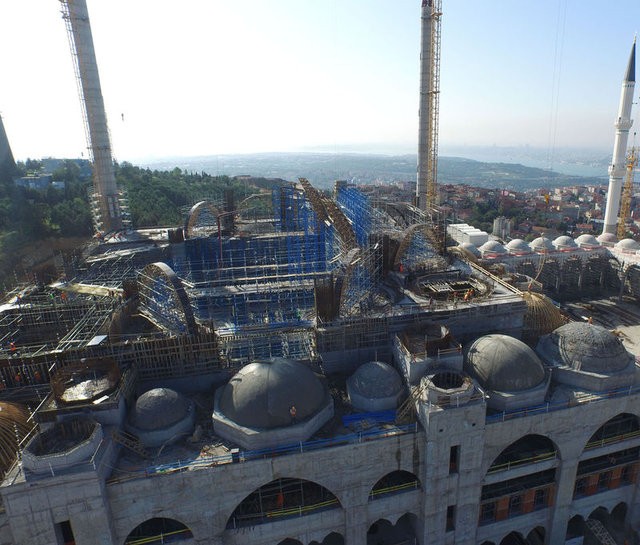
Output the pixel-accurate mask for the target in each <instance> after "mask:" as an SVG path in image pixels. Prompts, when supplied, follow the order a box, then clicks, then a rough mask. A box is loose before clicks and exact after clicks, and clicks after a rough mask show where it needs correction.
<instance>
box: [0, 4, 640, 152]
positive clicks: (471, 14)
mask: <svg viewBox="0 0 640 545" xmlns="http://www.w3.org/2000/svg"><path fill="white" fill-rule="evenodd" d="M88 7H89V13H90V17H91V26H92V29H93V37H94V42H95V48H96V53H97V57H98V64H99V69H100V76H101V80H102V92H103V96H104V99H105V104H106V107H107V115H108V118H109V124H110V129H111V136H112V142H113V148H114V153H115V156H116V158H117V159H118V160H132V161H135V160H142V159H149V158H161V157H166V156H183V155H215V154H223V153H242V152H260V151H299V150H315V149H322V150H326V151H331V152H345V151H353V150H356V151H372V152H378V151H381V152H406V153H412V152H415V147H416V141H417V110H418V59H419V35H420V22H419V15H420V0H182V1H180V2H176V1H175V0H172V1H169V0H108V1H106V0H88ZM443 12H444V15H443V18H442V65H441V108H440V141H441V144H442V146H443V147H445V146H450V145H494V144H495V145H498V146H502V145H517V146H520V145H531V146H537V147H543V148H548V147H549V146H552V145H554V142H555V146H557V147H563V146H571V147H595V148H604V149H609V148H611V147H612V144H613V126H612V123H613V120H614V117H615V115H616V111H617V105H618V99H619V93H620V83H621V80H622V76H623V75H624V71H625V67H626V63H627V59H628V55H629V50H630V47H631V43H632V40H633V37H634V34H635V32H636V30H637V29H638V27H640V2H638V0H613V1H612V2H603V1H602V0H535V1H530V0H485V1H479V0H443ZM0 13H1V16H2V20H3V23H4V24H3V29H2V32H1V33H0V48H1V51H2V55H0V67H1V68H0V69H1V73H2V82H3V85H2V87H1V88H0V112H1V113H2V116H3V119H4V123H5V127H6V130H7V133H8V136H9V140H10V142H11V145H12V148H13V151H14V155H15V156H16V157H17V158H26V157H28V156H30V157H41V156H47V155H53V156H79V155H80V154H81V153H82V152H84V151H85V148H86V144H85V140H84V131H83V128H82V121H81V119H82V118H81V114H80V107H79V101H78V95H77V90H76V82H75V78H74V73H73V65H72V62H71V55H70V52H69V46H68V41H67V36H66V30H65V26H64V22H63V20H62V18H61V16H60V6H59V2H58V1H57V0H20V1H8V0H2V1H1V2H0ZM638 72H639V73H640V69H639V70H638ZM639 90H640V86H639V87H638V88H637V89H636V96H638V94H639V92H638V91H639ZM556 105H557V107H556ZM123 116H124V118H123ZM554 120H555V121H556V122H554ZM554 127H555V128H554ZM85 155H86V154H85Z"/></svg>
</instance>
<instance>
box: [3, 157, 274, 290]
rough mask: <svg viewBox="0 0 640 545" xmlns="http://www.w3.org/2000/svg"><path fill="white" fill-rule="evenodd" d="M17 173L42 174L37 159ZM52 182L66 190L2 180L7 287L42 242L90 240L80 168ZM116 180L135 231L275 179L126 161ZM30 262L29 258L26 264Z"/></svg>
mask: <svg viewBox="0 0 640 545" xmlns="http://www.w3.org/2000/svg"><path fill="white" fill-rule="evenodd" d="M17 168H18V175H19V176H24V175H27V174H33V175H38V174H42V163H41V162H40V161H34V160H27V161H26V162H25V163H18V164H17ZM52 174H53V181H56V182H65V183H64V188H60V189H56V187H55V186H54V185H51V184H50V185H48V186H47V187H45V188H43V189H31V188H28V187H21V186H19V185H17V184H15V183H14V181H13V180H12V179H7V178H5V179H2V180H0V282H1V283H2V284H5V285H6V284H11V283H12V279H13V276H14V272H17V274H18V275H20V276H21V275H23V274H24V273H26V272H28V271H27V268H28V267H27V265H25V264H24V263H23V262H22V261H23V260H22V258H23V257H24V256H25V255H27V254H29V253H33V252H34V249H35V251H36V252H38V253H39V252H40V249H39V248H40V246H39V245H38V243H40V245H42V242H43V241H46V240H51V239H55V240H58V239H61V238H65V239H66V238H73V239H74V241H75V240H77V239H78V240H82V239H88V238H90V237H91V236H93V234H94V232H93V226H92V221H91V213H90V208H89V202H88V197H87V191H88V189H89V188H90V186H91V180H90V179H89V178H88V177H83V176H81V171H80V168H79V166H78V164H77V163H76V162H74V161H64V162H63V163H62V166H61V167H60V168H58V169H57V170H55V171H54V172H53V173H52ZM116 178H117V181H118V184H119V185H120V187H122V188H124V189H125V190H126V192H127V196H128V201H129V210H130V212H131V219H132V223H133V227H134V228H142V227H153V226H158V225H160V226H178V225H181V224H182V222H183V221H184V214H185V212H186V210H187V209H188V207H189V206H191V205H192V204H194V203H195V202H197V201H198V200H203V199H209V200H213V201H214V202H222V199H223V194H224V192H225V190H227V189H231V190H233V192H234V196H235V199H236V202H239V201H240V200H242V199H243V198H245V197H246V196H248V195H250V194H252V193H255V192H256V191H258V190H259V189H260V188H263V189H264V188H268V187H270V186H271V185H273V184H274V183H278V181H274V180H267V179H250V180H247V179H242V180H241V181H238V180H236V179H231V178H229V177H228V176H217V177H215V176H209V175H208V174H206V173H204V172H201V173H189V172H186V171H182V170H180V169H179V168H175V169H173V170H171V171H160V170H150V169H143V168H139V167H136V166H133V165H131V164H129V163H122V164H121V165H116ZM31 261H33V258H29V262H31Z"/></svg>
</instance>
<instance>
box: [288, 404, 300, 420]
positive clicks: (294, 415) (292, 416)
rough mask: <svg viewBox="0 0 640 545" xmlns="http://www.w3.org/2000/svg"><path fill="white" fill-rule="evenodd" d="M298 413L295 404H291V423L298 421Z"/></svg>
mask: <svg viewBox="0 0 640 545" xmlns="http://www.w3.org/2000/svg"><path fill="white" fill-rule="evenodd" d="M297 415H298V410H297V409H296V406H295V405H291V407H289V416H291V423H292V424H295V423H296V422H297V419H296V416H297Z"/></svg>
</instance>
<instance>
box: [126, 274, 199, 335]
mask: <svg viewBox="0 0 640 545" xmlns="http://www.w3.org/2000/svg"><path fill="white" fill-rule="evenodd" d="M138 291H139V293H140V308H141V310H142V312H143V313H145V314H146V315H147V316H148V317H149V318H150V319H151V320H152V321H153V322H157V323H158V324H159V325H161V326H162V327H166V328H167V329H170V330H171V331H176V332H178V333H189V334H191V335H193V334H195V333H196V321H195V318H194V316H193V310H192V308H191V305H190V304H189V297H188V296H187V293H186V291H185V289H184V286H183V284H182V281H181V280H180V278H178V275H176V273H175V272H174V271H173V269H172V268H171V267H169V265H167V264H166V263H162V262H157V263H150V264H149V265H147V266H146V267H145V268H144V269H142V271H141V272H140V274H139V276H138ZM145 311H146V312H145Z"/></svg>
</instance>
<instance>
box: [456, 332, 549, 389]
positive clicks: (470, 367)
mask: <svg viewBox="0 0 640 545" xmlns="http://www.w3.org/2000/svg"><path fill="white" fill-rule="evenodd" d="M465 370H466V371H467V372H468V373H469V374H470V375H472V376H473V377H474V378H475V379H476V380H478V382H480V385H481V386H482V387H484V388H487V389H488V390H494V391H497V392H520V391H523V390H529V389H531V388H535V387H536V386H539V385H540V384H542V382H544V377H545V373H544V367H543V366H542V363H541V362H540V360H539V359H538V356H536V354H535V352H534V351H533V350H531V348H529V347H528V346H527V345H526V344H524V343H523V342H522V341H519V340H518V339H515V338H513V337H509V336H508V335H497V334H496V335H485V336H484V337H480V338H479V339H477V340H476V341H474V343H473V344H472V345H471V346H470V347H469V348H468V350H467V354H466V360H465Z"/></svg>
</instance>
